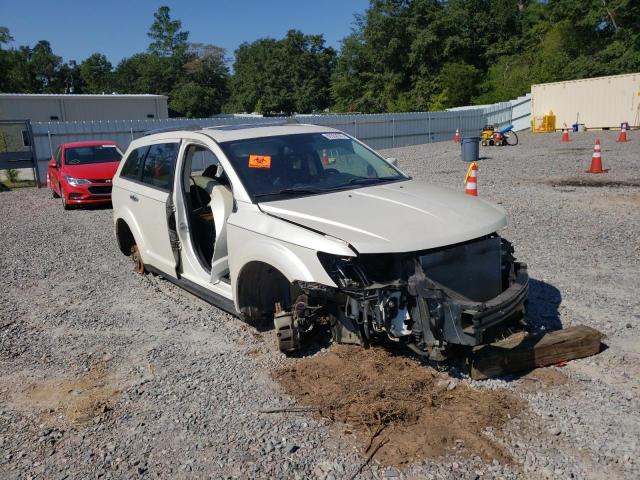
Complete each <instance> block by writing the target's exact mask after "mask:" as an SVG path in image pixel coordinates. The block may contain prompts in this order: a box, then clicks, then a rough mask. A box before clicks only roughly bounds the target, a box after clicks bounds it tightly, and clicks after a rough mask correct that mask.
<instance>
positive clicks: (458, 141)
mask: <svg viewBox="0 0 640 480" xmlns="http://www.w3.org/2000/svg"><path fill="white" fill-rule="evenodd" d="M453 141H454V142H456V143H460V129H459V128H456V134H455V136H454V137H453Z"/></svg>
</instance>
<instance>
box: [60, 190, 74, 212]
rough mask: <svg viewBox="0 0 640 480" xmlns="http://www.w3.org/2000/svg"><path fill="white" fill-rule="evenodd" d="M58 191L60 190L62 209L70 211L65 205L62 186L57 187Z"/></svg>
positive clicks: (65, 200)
mask: <svg viewBox="0 0 640 480" xmlns="http://www.w3.org/2000/svg"><path fill="white" fill-rule="evenodd" d="M58 190H60V198H62V209H63V210H70V209H71V207H70V206H69V205H68V204H67V199H66V198H65V196H64V191H63V190H62V185H58Z"/></svg>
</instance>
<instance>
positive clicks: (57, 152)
mask: <svg viewBox="0 0 640 480" xmlns="http://www.w3.org/2000/svg"><path fill="white" fill-rule="evenodd" d="M61 159H62V147H58V150H56V166H57V167H58V168H60V164H61Z"/></svg>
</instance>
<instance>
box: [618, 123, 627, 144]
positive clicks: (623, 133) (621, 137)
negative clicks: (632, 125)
mask: <svg viewBox="0 0 640 480" xmlns="http://www.w3.org/2000/svg"><path fill="white" fill-rule="evenodd" d="M618 141H619V142H626V141H627V126H626V125H625V124H624V123H623V124H622V129H621V130H620V135H618Z"/></svg>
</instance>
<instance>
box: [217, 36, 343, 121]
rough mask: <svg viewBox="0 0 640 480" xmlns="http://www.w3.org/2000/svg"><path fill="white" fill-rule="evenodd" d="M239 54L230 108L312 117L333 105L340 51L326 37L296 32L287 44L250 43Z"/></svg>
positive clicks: (232, 80)
mask: <svg viewBox="0 0 640 480" xmlns="http://www.w3.org/2000/svg"><path fill="white" fill-rule="evenodd" d="M235 53H236V55H235V62H234V66H233V70H234V74H233V77H232V79H231V101H230V104H229V105H228V107H227V108H228V109H230V110H237V111H245V112H253V111H259V112H261V113H267V114H269V113H280V112H284V113H291V112H299V113H309V112H313V111H319V110H323V109H325V108H327V107H328V106H329V104H330V94H329V81H330V78H331V73H332V71H333V66H334V63H335V57H336V52H335V50H334V49H332V48H330V47H325V45H324V38H323V37H322V35H304V34H303V33H302V32H300V31H298V30H290V31H289V32H288V33H287V35H286V37H285V38H283V39H281V40H274V39H270V38H266V39H261V40H257V41H255V42H253V43H244V44H242V45H240V47H239V48H238V49H237V50H236V52H235Z"/></svg>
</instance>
